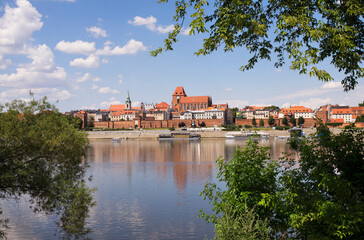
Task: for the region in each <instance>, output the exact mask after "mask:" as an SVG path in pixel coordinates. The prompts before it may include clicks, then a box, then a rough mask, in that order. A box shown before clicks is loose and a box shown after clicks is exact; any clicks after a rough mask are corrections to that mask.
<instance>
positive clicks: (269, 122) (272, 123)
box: [268, 116, 275, 126]
mask: <svg viewBox="0 0 364 240" xmlns="http://www.w3.org/2000/svg"><path fill="white" fill-rule="evenodd" d="M274 123H275V120H274V117H273V116H269V118H268V124H269V126H273V125H274Z"/></svg>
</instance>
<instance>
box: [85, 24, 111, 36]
mask: <svg viewBox="0 0 364 240" xmlns="http://www.w3.org/2000/svg"><path fill="white" fill-rule="evenodd" d="M86 31H87V32H89V33H91V34H92V36H94V37H95V38H98V37H107V33H106V31H105V30H104V29H102V28H99V27H96V26H94V27H90V28H86Z"/></svg>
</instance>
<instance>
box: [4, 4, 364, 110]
mask: <svg viewBox="0 0 364 240" xmlns="http://www.w3.org/2000/svg"><path fill="white" fill-rule="evenodd" d="M173 7H174V6H173V4H170V3H168V4H157V1H148V0H137V1H123V2H117V3H115V2H113V3H111V2H108V1H96V0H89V1H85V0H63V1H61V0H49V1H45V0H5V1H2V2H1V3H0V26H1V28H0V29H1V31H0V38H1V39H2V41H0V102H1V103H4V102H6V101H11V100H13V99H29V98H30V96H29V90H31V91H32V92H33V93H34V96H35V97H42V96H47V97H48V98H49V100H50V101H51V102H52V103H56V101H57V100H58V103H56V106H57V107H58V108H59V109H60V111H61V112H65V111H69V110H71V109H103V108H107V107H108V106H109V105H111V104H122V103H123V102H124V99H125V97H126V93H127V91H128V90H129V91H130V94H131V98H132V100H133V102H134V104H136V105H137V104H140V103H141V102H144V103H156V102H160V101H166V102H168V103H169V99H170V92H171V91H173V90H174V88H175V86H184V87H185V89H188V94H189V95H192V96H196V95H207V96H213V97H214V102H219V103H228V104H229V107H231V108H233V107H238V108H243V107H244V106H249V105H254V106H264V105H276V106H279V107H287V106H289V105H291V106H300V105H302V106H306V107H310V108H313V109H314V108H318V107H319V106H322V105H325V104H338V105H349V106H356V105H357V104H358V103H360V102H362V101H363V96H364V83H363V82H362V81H359V83H358V85H357V87H356V88H355V90H352V91H349V92H344V91H343V88H342V86H341V83H340V82H338V80H339V79H342V76H343V74H342V73H338V72H337V71H336V70H335V69H334V68H333V67H332V66H330V63H329V62H325V63H323V67H324V68H325V69H327V71H329V72H330V73H331V74H332V76H333V77H334V79H335V81H333V82H327V83H324V82H320V81H318V80H317V79H316V78H310V77H308V76H306V75H299V74H298V72H296V71H290V70H289V67H288V66H287V65H285V66H283V67H282V68H278V69H277V68H275V67H274V64H273V61H274V59H272V62H266V61H263V62H260V63H258V64H257V65H256V67H255V68H254V69H253V70H249V71H246V72H241V71H240V70H239V68H240V66H241V65H243V64H246V62H247V60H248V58H249V54H248V53H247V51H246V50H245V49H236V51H235V52H233V53H224V52H222V51H218V52H216V53H214V54H211V55H208V56H204V57H196V56H194V55H193V53H194V52H195V51H196V50H198V48H199V46H200V45H201V42H202V39H203V35H198V36H197V37H196V36H195V37H188V36H186V33H187V30H188V29H187V27H186V26H185V27H184V29H183V33H184V34H183V35H182V36H181V37H180V41H179V42H178V43H177V44H176V45H175V46H174V50H173V51H170V52H166V53H163V54H162V55H160V56H158V57H155V58H153V57H151V56H150V54H149V52H150V51H152V50H155V49H156V48H158V47H160V46H161V45H162V44H163V40H164V39H165V38H166V37H167V34H168V31H170V30H171V23H172V16H173V14H174V13H173ZM138 102H139V103H138Z"/></svg>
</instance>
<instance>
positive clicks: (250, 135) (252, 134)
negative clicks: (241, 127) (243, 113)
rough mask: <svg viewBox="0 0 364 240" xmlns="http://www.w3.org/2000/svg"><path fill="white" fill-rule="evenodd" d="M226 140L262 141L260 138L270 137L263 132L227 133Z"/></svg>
mask: <svg viewBox="0 0 364 240" xmlns="http://www.w3.org/2000/svg"><path fill="white" fill-rule="evenodd" d="M225 137H226V139H248V138H254V139H260V138H269V137H270V135H269V134H268V133H262V132H237V133H227V134H226V135H225Z"/></svg>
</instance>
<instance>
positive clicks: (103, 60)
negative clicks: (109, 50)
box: [101, 58, 109, 64]
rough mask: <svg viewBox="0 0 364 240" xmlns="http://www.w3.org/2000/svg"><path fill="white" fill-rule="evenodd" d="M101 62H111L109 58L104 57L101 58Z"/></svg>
mask: <svg viewBox="0 0 364 240" xmlns="http://www.w3.org/2000/svg"><path fill="white" fill-rule="evenodd" d="M101 63H102V64H107V63H109V59H107V58H103V59H101Z"/></svg>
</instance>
